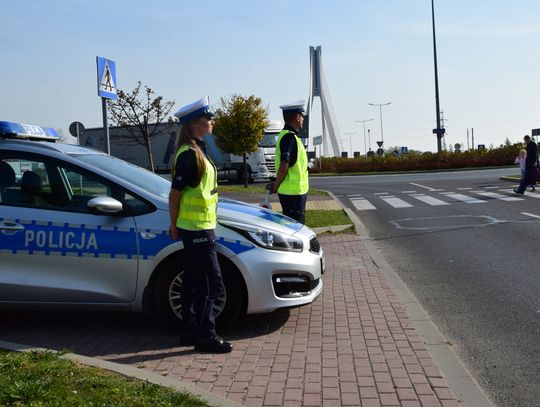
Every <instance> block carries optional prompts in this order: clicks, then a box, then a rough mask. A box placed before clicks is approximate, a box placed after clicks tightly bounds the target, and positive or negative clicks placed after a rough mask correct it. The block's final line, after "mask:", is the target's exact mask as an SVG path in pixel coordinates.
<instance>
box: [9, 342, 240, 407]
mask: <svg viewBox="0 0 540 407" xmlns="http://www.w3.org/2000/svg"><path fill="white" fill-rule="evenodd" d="M0 349H5V350H8V351H15V352H52V353H58V352H57V351H54V350H51V349H45V348H37V347H31V346H26V345H21V344H18V343H13V342H6V341H0ZM59 357H60V358H61V359H67V360H71V361H73V362H77V363H80V364H83V365H85V366H92V367H97V368H99V369H105V370H109V371H111V372H115V373H118V374H121V375H122V376H126V377H130V378H134V379H137V380H140V381H143V382H148V383H152V384H156V385H158V386H163V387H169V388H171V389H173V390H176V391H179V392H182V393H189V394H190V395H192V396H195V397H198V398H200V399H203V400H204V401H206V402H207V403H209V404H210V405H212V406H216V407H218V406H219V407H240V406H241V404H238V403H235V402H234V401H232V400H229V399H227V398H225V397H221V396H218V395H216V394H213V393H211V392H209V391H206V390H204V389H201V388H199V387H197V386H195V385H193V384H191V383H186V382H182V381H180V380H175V379H171V378H170V377H166V376H162V375H159V374H157V373H152V372H148V371H146V370H142V369H139V368H136V367H133V366H129V365H122V364H120V363H115V362H109V361H107V360H102V359H97V358H92V357H88V356H82V355H77V354H75V353H66V354H63V355H60V356H59Z"/></svg>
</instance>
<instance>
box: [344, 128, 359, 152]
mask: <svg viewBox="0 0 540 407" xmlns="http://www.w3.org/2000/svg"><path fill="white" fill-rule="evenodd" d="M343 134H348V135H349V148H350V150H351V157H352V155H353V151H352V139H351V135H353V134H356V132H355V131H350V132H348V133H343Z"/></svg>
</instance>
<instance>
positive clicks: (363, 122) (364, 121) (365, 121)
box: [356, 118, 373, 157]
mask: <svg viewBox="0 0 540 407" xmlns="http://www.w3.org/2000/svg"><path fill="white" fill-rule="evenodd" d="M372 120H373V118H371V119H367V120H356V122H357V123H362V124H363V125H364V151H365V152H366V157H367V146H366V123H367V122H370V121H372ZM369 148H371V140H370V143H369Z"/></svg>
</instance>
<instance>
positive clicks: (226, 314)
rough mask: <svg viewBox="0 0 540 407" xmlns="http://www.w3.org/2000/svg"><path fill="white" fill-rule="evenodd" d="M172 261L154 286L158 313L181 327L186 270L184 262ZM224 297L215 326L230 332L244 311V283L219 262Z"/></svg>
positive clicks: (235, 271) (229, 268)
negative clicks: (181, 297) (181, 293)
mask: <svg viewBox="0 0 540 407" xmlns="http://www.w3.org/2000/svg"><path fill="white" fill-rule="evenodd" d="M178 260H179V259H178V258H176V261H170V262H168V264H166V265H165V267H163V269H162V270H161V272H160V273H159V275H158V277H157V279H156V281H155V284H154V299H155V306H156V311H157V313H158V315H159V317H160V318H161V319H163V320H164V321H166V322H167V323H169V324H172V325H175V326H178V327H181V326H182V317H181V305H180V289H181V284H182V274H183V273H184V268H183V265H182V262H181V261H178ZM220 266H221V270H222V277H223V283H224V285H225V296H224V297H223V299H222V301H221V303H222V304H224V306H221V307H220V308H221V310H220V311H219V314H218V317H217V319H216V325H217V327H218V328H219V329H221V330H223V329H227V328H228V327H230V326H231V325H232V324H234V322H235V321H236V320H237V319H238V318H239V317H240V316H241V315H242V314H243V312H245V291H244V289H243V287H244V283H243V281H242V280H241V276H240V275H239V272H238V271H237V270H236V269H234V268H232V267H231V266H229V265H228V264H222V262H220Z"/></svg>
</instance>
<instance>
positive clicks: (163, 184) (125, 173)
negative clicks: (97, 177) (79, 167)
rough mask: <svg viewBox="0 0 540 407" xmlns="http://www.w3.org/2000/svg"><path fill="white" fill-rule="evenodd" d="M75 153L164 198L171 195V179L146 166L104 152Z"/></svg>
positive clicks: (80, 157)
mask: <svg viewBox="0 0 540 407" xmlns="http://www.w3.org/2000/svg"><path fill="white" fill-rule="evenodd" d="M73 155H74V156H76V157H77V159H79V160H81V161H83V162H85V163H87V164H91V165H93V166H94V167H98V168H100V169H102V170H104V171H106V172H108V173H110V174H113V175H116V176H117V177H119V178H122V179H124V180H126V181H128V182H130V183H131V184H133V185H136V186H138V187H139V188H141V189H144V190H145V191H148V192H150V193H152V194H154V195H158V196H160V197H162V198H167V197H168V196H169V191H170V189H171V181H168V180H166V179H165V178H163V177H160V176H159V175H156V174H154V173H153V172H150V171H148V170H145V169H144V168H141V167H138V166H136V165H133V164H130V163H128V162H127V161H124V160H120V159H118V158H115V157H111V156H108V155H103V154H73Z"/></svg>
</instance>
